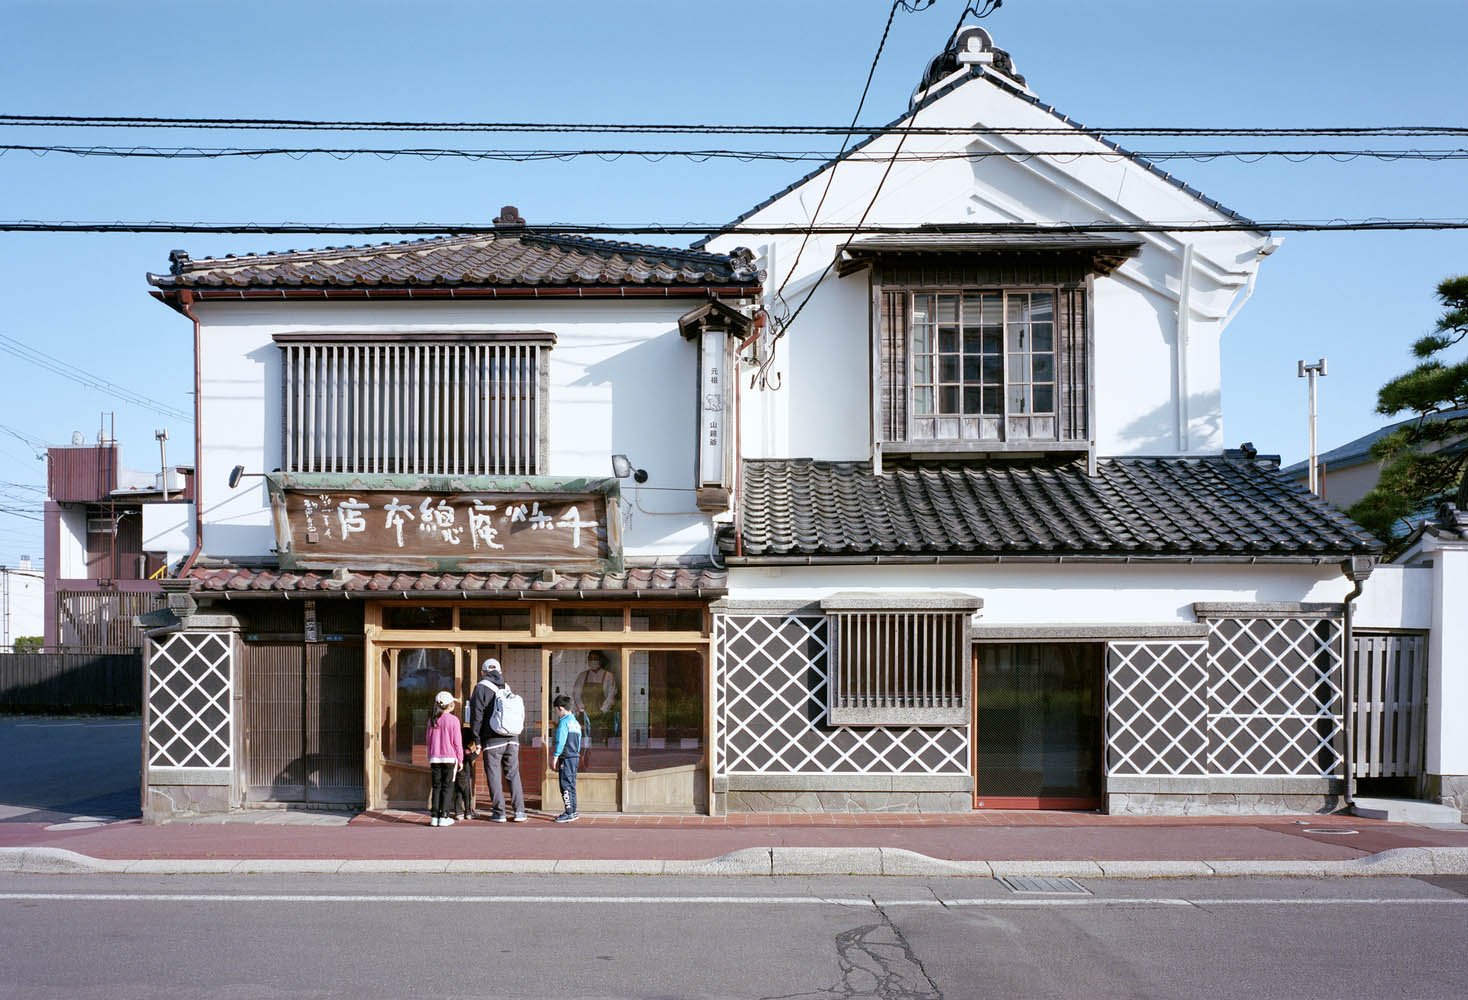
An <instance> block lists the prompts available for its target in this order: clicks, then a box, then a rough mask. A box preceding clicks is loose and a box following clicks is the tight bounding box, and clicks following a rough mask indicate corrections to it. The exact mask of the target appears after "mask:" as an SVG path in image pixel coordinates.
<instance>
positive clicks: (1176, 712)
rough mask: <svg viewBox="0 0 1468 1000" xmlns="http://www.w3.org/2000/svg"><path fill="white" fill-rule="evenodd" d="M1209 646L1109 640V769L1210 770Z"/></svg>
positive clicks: (1114, 772) (1118, 772) (1188, 772)
mask: <svg viewBox="0 0 1468 1000" xmlns="http://www.w3.org/2000/svg"><path fill="white" fill-rule="evenodd" d="M1207 652H1208V644H1207V643H1206V642H1204V641H1202V640H1198V641H1195V642H1133V643H1125V642H1113V643H1111V645H1110V649H1109V652H1108V656H1107V660H1108V663H1107V668H1108V669H1107V678H1106V680H1107V683H1106V692H1107V698H1106V719H1107V739H1106V752H1107V769H1108V770H1107V773H1108V774H1112V775H1125V776H1133V775H1138V776H1142V775H1170V776H1200V775H1204V774H1206V773H1207V768H1208V760H1207V754H1208V701H1207V698H1208V660H1207Z"/></svg>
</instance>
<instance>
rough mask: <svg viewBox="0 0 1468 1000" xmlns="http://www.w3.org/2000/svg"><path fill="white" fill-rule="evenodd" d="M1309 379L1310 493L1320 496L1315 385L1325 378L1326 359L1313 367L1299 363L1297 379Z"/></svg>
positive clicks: (1302, 362) (1322, 359)
mask: <svg viewBox="0 0 1468 1000" xmlns="http://www.w3.org/2000/svg"><path fill="white" fill-rule="evenodd" d="M1307 376H1308V377H1309V379H1310V492H1311V493H1314V494H1315V495H1316V496H1319V495H1320V493H1321V489H1320V471H1319V468H1318V463H1317V462H1316V459H1315V416H1316V413H1315V383H1316V381H1317V380H1318V379H1322V378H1324V377H1325V359H1324V358H1321V359H1320V360H1319V361H1317V362H1315V364H1313V365H1307V364H1305V362H1304V361H1301V362H1299V368H1298V374H1297V376H1296V377H1297V378H1305V377H1307Z"/></svg>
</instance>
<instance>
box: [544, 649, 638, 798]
mask: <svg viewBox="0 0 1468 1000" xmlns="http://www.w3.org/2000/svg"><path fill="white" fill-rule="evenodd" d="M549 659H550V674H549V677H550V680H549V685H548V688H549V691H548V693H549V697H548V698H547V699H546V729H545V739H546V742H547V743H548V744H549V747H548V749H547V752H546V754H545V763H544V765H543V766H544V772H543V773H544V779H543V782H542V784H543V788H544V790H543V797H544V801H545V802H551V803H557V804H558V803H559V802H560V798H561V793H560V787H559V781H558V779H557V776H556V773H555V772H554V771H552V770H551V769H550V761H551V755H552V754H553V753H554V752H555V739H556V713H555V711H554V709H553V708H552V707H551V706H553V705H554V704H555V699H556V698H557V697H559V696H562V695H564V696H565V697H567V698H569V699H570V701H571V711H572V714H574V715H575V717H576V721H577V722H578V723H579V724H580V726H581V768H580V772H579V773H578V775H577V778H576V800H577V811H579V812H616V811H618V810H619V809H620V808H621V776H622V761H623V754H624V746H623V739H622V735H623V719H622V704H623V698H622V693H623V691H624V690H625V688H626V670H625V669H624V663H623V656H622V651H621V650H619V649H557V650H553V651H552V652H551V653H550V657H549Z"/></svg>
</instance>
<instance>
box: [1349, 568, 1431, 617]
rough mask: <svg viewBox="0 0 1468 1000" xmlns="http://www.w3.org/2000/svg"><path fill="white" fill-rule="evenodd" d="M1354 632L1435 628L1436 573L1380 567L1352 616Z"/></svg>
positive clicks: (1365, 589)
mask: <svg viewBox="0 0 1468 1000" xmlns="http://www.w3.org/2000/svg"><path fill="white" fill-rule="evenodd" d="M1351 624H1352V627H1353V628H1367V629H1370V628H1431V627H1432V570H1431V569H1430V568H1428V567H1425V566H1398V565H1389V566H1377V567H1376V569H1375V570H1373V571H1372V573H1371V576H1370V577H1368V578H1367V580H1366V585H1365V587H1364V588H1363V589H1362V591H1361V596H1360V597H1358V598H1357V599H1356V606H1355V609H1354V610H1353V611H1352V613H1351Z"/></svg>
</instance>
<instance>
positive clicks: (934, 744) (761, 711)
mask: <svg viewBox="0 0 1468 1000" xmlns="http://www.w3.org/2000/svg"><path fill="white" fill-rule="evenodd" d="M713 638H714V649H715V650H716V651H717V654H716V656H715V661H714V679H713V685H714V724H715V726H716V728H717V731H716V733H715V734H714V768H715V771H714V773H715V774H720V775H724V774H967V773H968V756H969V752H968V731H967V729H964V728H959V727H933V728H926V727H919V726H871V727H865V726H864V727H833V726H831V725H829V723H828V720H827V718H826V678H827V670H828V661H827V634H826V619H825V618H824V617H823V616H810V617H797V616H793V615H783V616H782V615H715V616H714V636H713Z"/></svg>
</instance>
